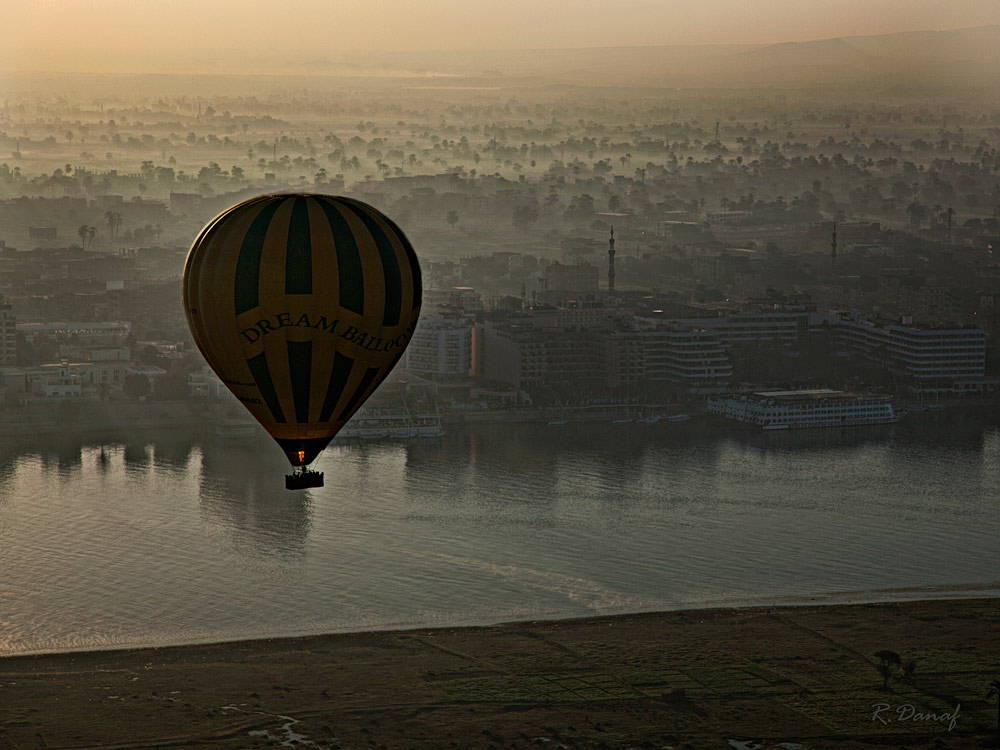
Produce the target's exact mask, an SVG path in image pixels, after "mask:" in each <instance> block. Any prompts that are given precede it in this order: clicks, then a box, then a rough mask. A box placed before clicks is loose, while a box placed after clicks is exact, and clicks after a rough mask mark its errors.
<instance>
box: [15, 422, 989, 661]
mask: <svg viewBox="0 0 1000 750" xmlns="http://www.w3.org/2000/svg"><path fill="white" fill-rule="evenodd" d="M283 461H284V459H283V458H282V456H281V454H280V451H278V449H277V448H276V447H273V445H271V444H269V443H267V442H264V441H261V442H259V443H256V444H254V445H252V446H250V447H249V448H248V449H245V450H243V449H235V448H233V447H229V446H220V445H217V444H213V443H205V444H199V443H194V442H190V441H185V440H184V439H183V438H181V437H179V436H172V435H167V436H157V437H155V438H153V437H150V438H146V439H140V438H136V439H132V440H128V441H125V442H121V443H115V444H108V445H106V446H105V448H104V455H103V458H102V453H101V447H100V446H99V445H96V444H95V445H92V444H88V443H84V444H81V443H80V442H79V441H74V440H72V439H68V438H64V439H60V440H54V441H51V442H49V443H47V444H40V446H39V447H38V448H37V449H35V450H28V449H26V448H25V447H23V446H16V447H15V446H14V445H10V444H7V445H4V444H0V653H19V652H30V651H42V650H65V649H80V648H95V647H109V646H128V645H161V644H174V643H186V642H194V641H205V640H226V639H233V638H247V637H258V636H274V635H293V634H303V633H320V632H334V631H346V630H359V629H368V628H386V627H406V626H417V625H453V624H471V623H489V622H499V621H506V620H514V619H526V618H541V617H574V616H586V615H593V614H605V613H617V612H634V611H642V610H662V609H670V608H678V607H685V606H700V605H705V604H731V603H764V602H768V603H772V602H788V601H813V600H818V601H831V600H833V601H837V600H847V601H857V600H869V599H880V598H908V597H920V598H925V597H930V596H953V595H959V596H962V595H968V596H972V595H975V596H983V595H997V594H998V593H1000V570H998V565H1000V507H998V503H997V499H998V497H1000V431H998V429H997V427H996V426H995V424H992V423H991V422H990V420H988V419H986V418H984V417H974V418H970V417H969V416H959V415H951V414H949V415H948V417H947V418H941V417H940V416H939V415H935V417H934V418H925V419H924V420H922V421H920V422H914V423H912V424H903V425H898V426H895V427H888V428H882V429H881V430H879V431H875V432H863V433H857V432H854V433H841V432H838V431H812V432H808V433H795V434H788V435H776V436H761V435H747V434H718V433H713V432H710V431H708V430H706V429H699V428H698V427H697V426H696V425H693V423H689V424H687V425H668V424H663V425H603V424H602V425H589V426H584V427H583V429H581V430H579V431H572V430H570V429H567V428H566V427H548V426H527V425H515V426H511V427H507V428H498V429H492V428H489V429H486V428H484V429H480V430H475V431H469V432H465V431H458V432H453V433H452V434H450V435H449V436H448V437H447V438H445V439H443V440H423V441H418V442H413V443H410V444H389V443H387V444H376V445H369V446H365V447H335V448H332V449H329V450H327V451H326V453H325V454H324V455H323V456H322V457H321V458H320V460H319V462H318V465H319V468H320V469H322V470H324V471H325V472H326V487H324V488H321V489H318V490H310V491H307V492H288V491H286V490H285V489H284V487H283V477H284V473H285V471H286V467H285V465H284V464H283Z"/></svg>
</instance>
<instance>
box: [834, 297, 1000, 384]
mask: <svg viewBox="0 0 1000 750" xmlns="http://www.w3.org/2000/svg"><path fill="white" fill-rule="evenodd" d="M835 322H836V329H835V330H836V331H837V333H838V335H839V337H840V339H841V341H842V342H843V343H844V344H845V345H846V347H847V348H848V350H849V351H851V352H852V353H855V354H858V355H860V356H862V357H864V358H866V359H868V360H869V361H871V362H875V363H877V364H879V365H881V366H882V367H885V368H886V369H888V370H890V371H891V372H894V373H896V374H897V375H903V376H907V377H908V378H909V379H910V382H911V384H912V385H911V387H912V388H913V390H915V391H917V392H918V393H934V392H938V393H942V392H954V393H964V392H970V391H981V390H983V389H986V388H990V387H992V384H993V383H992V380H991V379H988V378H987V377H986V331H984V330H983V329H982V328H974V327H971V326H970V327H951V326H949V327H940V328H925V327H918V326H914V325H913V324H912V323H911V322H909V321H908V320H906V321H905V322H902V323H893V324H889V325H880V324H878V323H876V322H874V321H871V320H867V319H863V318H860V317H856V316H850V315H844V316H841V317H840V318H838V319H837V320H836V321H835Z"/></svg>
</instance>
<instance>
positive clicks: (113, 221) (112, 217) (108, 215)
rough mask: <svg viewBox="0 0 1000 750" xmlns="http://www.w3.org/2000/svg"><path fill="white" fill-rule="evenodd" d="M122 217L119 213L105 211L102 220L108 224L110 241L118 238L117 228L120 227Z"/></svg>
mask: <svg viewBox="0 0 1000 750" xmlns="http://www.w3.org/2000/svg"><path fill="white" fill-rule="evenodd" d="M124 218H125V217H124V216H122V214H121V212H119V211H105V212H104V219H105V221H107V222H108V229H110V230H111V239H115V238H116V237H117V236H118V227H120V226H121V225H122V219H124Z"/></svg>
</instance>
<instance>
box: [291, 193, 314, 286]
mask: <svg viewBox="0 0 1000 750" xmlns="http://www.w3.org/2000/svg"><path fill="white" fill-rule="evenodd" d="M312 290H313V285H312V242H311V238H310V231H309V206H308V203H307V202H306V199H305V198H304V197H303V196H299V197H297V198H296V199H295V205H294V206H292V218H291V220H290V221H289V223H288V248H287V250H286V251H285V294H312Z"/></svg>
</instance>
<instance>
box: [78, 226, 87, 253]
mask: <svg viewBox="0 0 1000 750" xmlns="http://www.w3.org/2000/svg"><path fill="white" fill-rule="evenodd" d="M76 233H77V234H78V235H80V244H81V245H83V249H84V250H86V249H87V225H86V224H81V225H80V226H79V227H78V228H77V230H76Z"/></svg>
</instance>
